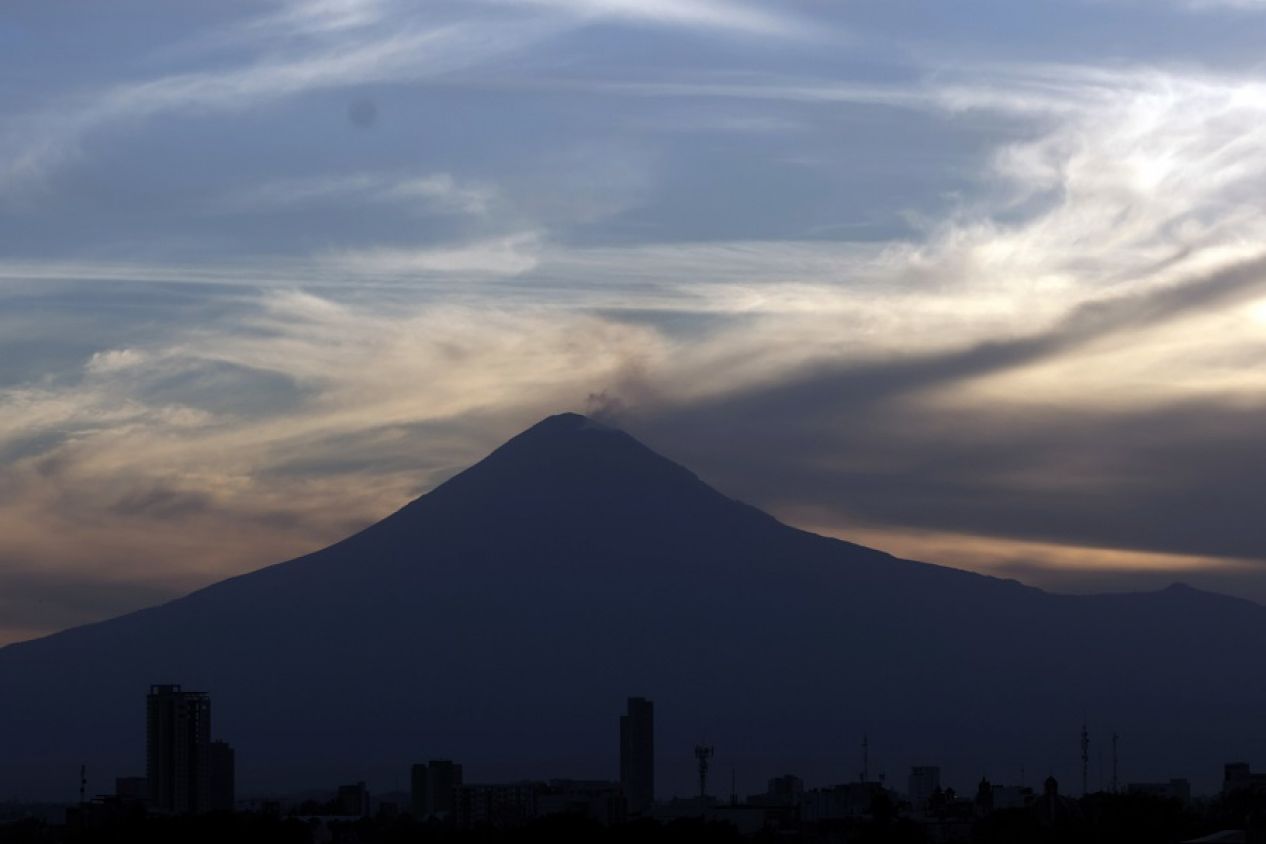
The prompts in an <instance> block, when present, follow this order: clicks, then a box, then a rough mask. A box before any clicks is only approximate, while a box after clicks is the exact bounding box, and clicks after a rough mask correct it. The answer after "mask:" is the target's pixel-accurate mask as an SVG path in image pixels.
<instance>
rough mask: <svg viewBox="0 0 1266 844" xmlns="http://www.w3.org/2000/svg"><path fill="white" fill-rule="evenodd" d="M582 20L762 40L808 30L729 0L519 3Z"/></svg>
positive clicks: (787, 18)
mask: <svg viewBox="0 0 1266 844" xmlns="http://www.w3.org/2000/svg"><path fill="white" fill-rule="evenodd" d="M522 2H523V4H524V5H535V6H540V7H544V8H549V9H556V10H559V11H564V12H567V13H569V14H572V15H576V16H578V17H581V18H584V19H594V20H603V19H611V20H618V21H626V22H632V23H643V24H655V25H660V26H673V27H687V28H690V29H699V30H704V31H707V30H721V31H731V32H741V33H747V34H752V35H762V36H771V35H772V36H782V37H786V36H793V35H794V36H804V35H806V34H807V33H808V32H809V31H810V29H809V27H808V26H807V25H806V24H804V23H803V22H801V21H797V20H796V19H795V18H794V17H792V16H790V15H786V14H778V13H774V12H770V11H767V10H766V9H762V8H758V7H756V6H752V5H747V4H744V3H738V2H733V0H522Z"/></svg>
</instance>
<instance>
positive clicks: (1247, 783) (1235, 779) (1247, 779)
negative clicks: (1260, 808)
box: [1222, 762, 1266, 796]
mask: <svg viewBox="0 0 1266 844" xmlns="http://www.w3.org/2000/svg"><path fill="white" fill-rule="evenodd" d="M1240 791H1254V792H1266V774H1255V773H1253V771H1252V769H1251V768H1249V766H1248V763H1247V762H1228V763H1226V765H1224V766H1223V767H1222V794H1223V796H1226V795H1228V794H1234V793H1236V792H1240Z"/></svg>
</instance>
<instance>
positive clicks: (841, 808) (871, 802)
mask: <svg viewBox="0 0 1266 844" xmlns="http://www.w3.org/2000/svg"><path fill="white" fill-rule="evenodd" d="M884 798H887V799H888V800H889V801H890V802H895V801H893V800H892V798H891V797H890V796H889V794H888V792H887V790H886V789H885V788H884V786H883V784H882V783H878V782H850V783H844V784H843V785H836V786H831V787H829V788H815V789H812V790H810V791H806V792H804V793H803V794H802V795H801V796H800V801H799V805H800V816H801V818H802V819H803V820H804V822H805V823H821V822H823V821H840V820H852V819H857V818H864V817H869V816H870V814H871V811H872V809H873V808H874V806H875V805H876V801H877V800H880V799H884Z"/></svg>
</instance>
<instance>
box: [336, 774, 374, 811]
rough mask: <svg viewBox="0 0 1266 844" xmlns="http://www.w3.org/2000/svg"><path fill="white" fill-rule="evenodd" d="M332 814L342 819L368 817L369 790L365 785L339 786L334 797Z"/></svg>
mask: <svg viewBox="0 0 1266 844" xmlns="http://www.w3.org/2000/svg"><path fill="white" fill-rule="evenodd" d="M334 814H335V815H338V816H339V817H344V818H365V817H369V789H368V788H366V787H365V783H363V782H357V783H352V784H351V785H340V786H339V787H338V792H337V793H336V794H335V796H334Z"/></svg>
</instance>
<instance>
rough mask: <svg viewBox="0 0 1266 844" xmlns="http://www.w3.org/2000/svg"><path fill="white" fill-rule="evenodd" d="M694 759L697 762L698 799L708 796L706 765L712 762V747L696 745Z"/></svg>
mask: <svg viewBox="0 0 1266 844" xmlns="http://www.w3.org/2000/svg"><path fill="white" fill-rule="evenodd" d="M695 759H697V760H699V799H700V800H703V798H704V797H707V796H708V765H709V764H710V763H711V762H712V745H710V744H696V745H695Z"/></svg>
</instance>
